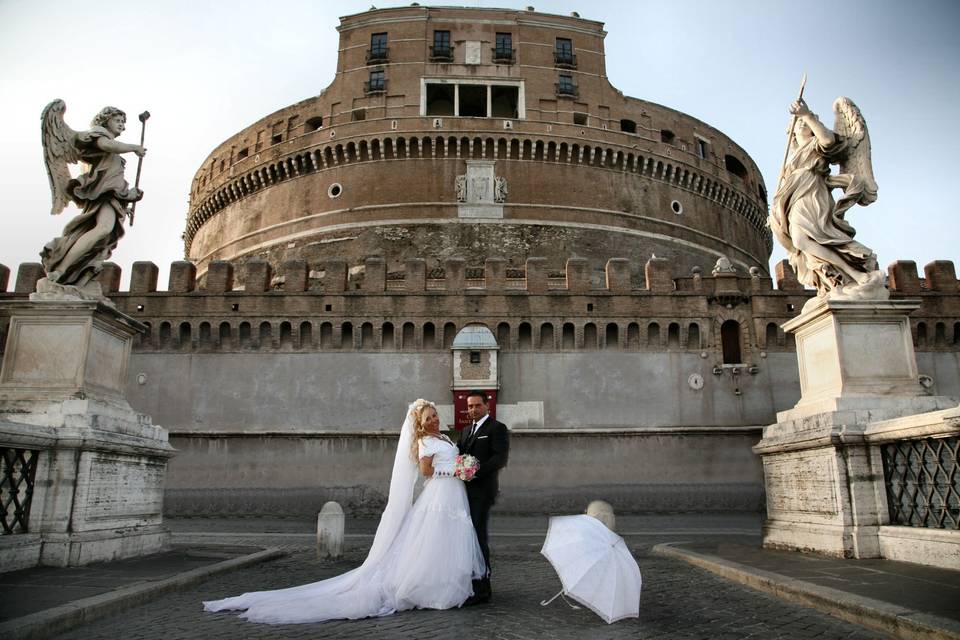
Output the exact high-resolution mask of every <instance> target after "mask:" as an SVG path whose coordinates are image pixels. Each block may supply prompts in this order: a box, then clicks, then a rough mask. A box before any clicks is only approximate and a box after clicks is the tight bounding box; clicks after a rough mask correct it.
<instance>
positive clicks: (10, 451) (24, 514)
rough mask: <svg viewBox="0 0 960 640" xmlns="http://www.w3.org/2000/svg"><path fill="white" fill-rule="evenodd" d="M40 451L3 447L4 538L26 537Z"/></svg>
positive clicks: (0, 482)
mask: <svg viewBox="0 0 960 640" xmlns="http://www.w3.org/2000/svg"><path fill="white" fill-rule="evenodd" d="M39 453H40V452H39V451H33V450H31V449H14V448H11V447H0V506H2V507H3V512H2V513H3V517H2V519H0V525H2V526H3V535H8V534H12V533H26V532H27V525H28V523H29V521H30V502H31V500H32V499H33V480H34V476H35V475H36V473H37V457H38V456H39Z"/></svg>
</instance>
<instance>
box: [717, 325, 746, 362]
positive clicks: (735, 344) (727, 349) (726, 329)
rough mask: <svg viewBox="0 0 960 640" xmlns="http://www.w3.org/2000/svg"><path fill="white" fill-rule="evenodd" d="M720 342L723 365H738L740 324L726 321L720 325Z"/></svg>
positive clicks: (739, 359)
mask: <svg viewBox="0 0 960 640" xmlns="http://www.w3.org/2000/svg"><path fill="white" fill-rule="evenodd" d="M720 342H721V343H722V344H723V364H740V363H741V362H743V359H742V358H741V356H740V323H739V322H737V321H736V320H727V321H726V322H724V323H723V324H722V325H720Z"/></svg>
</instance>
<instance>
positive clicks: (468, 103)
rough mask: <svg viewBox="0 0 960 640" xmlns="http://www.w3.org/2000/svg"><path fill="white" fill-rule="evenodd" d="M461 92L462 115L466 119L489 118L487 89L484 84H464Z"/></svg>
mask: <svg viewBox="0 0 960 640" xmlns="http://www.w3.org/2000/svg"><path fill="white" fill-rule="evenodd" d="M458 89H459V91H460V115H461V116H464V117H468V118H470V117H473V118H486V117H487V87H486V85H482V84H462V85H459V87H458Z"/></svg>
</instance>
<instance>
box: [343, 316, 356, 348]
mask: <svg viewBox="0 0 960 640" xmlns="http://www.w3.org/2000/svg"><path fill="white" fill-rule="evenodd" d="M340 348H341V349H352V348H353V324H351V323H349V322H344V323H343V324H342V325H340Z"/></svg>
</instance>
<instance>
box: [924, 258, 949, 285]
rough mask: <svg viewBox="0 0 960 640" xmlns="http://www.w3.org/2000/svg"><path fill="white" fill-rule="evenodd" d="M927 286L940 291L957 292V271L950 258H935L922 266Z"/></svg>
mask: <svg viewBox="0 0 960 640" xmlns="http://www.w3.org/2000/svg"><path fill="white" fill-rule="evenodd" d="M923 273H924V275H925V276H926V279H927V288H928V289H930V290H931V291H940V292H942V293H956V292H957V285H958V283H957V272H956V270H955V269H954V267H953V262H952V261H950V260H935V261H933V262H931V263H930V264H928V265H927V266H925V267H924V268H923Z"/></svg>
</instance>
